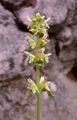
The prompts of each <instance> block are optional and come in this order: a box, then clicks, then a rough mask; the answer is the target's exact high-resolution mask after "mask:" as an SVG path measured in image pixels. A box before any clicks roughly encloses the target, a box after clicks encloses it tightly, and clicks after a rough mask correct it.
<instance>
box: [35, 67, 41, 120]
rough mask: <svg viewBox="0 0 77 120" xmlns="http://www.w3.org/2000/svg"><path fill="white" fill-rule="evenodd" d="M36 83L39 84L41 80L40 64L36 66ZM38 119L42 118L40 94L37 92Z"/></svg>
mask: <svg viewBox="0 0 77 120" xmlns="http://www.w3.org/2000/svg"><path fill="white" fill-rule="evenodd" d="M36 78H37V79H36V83H37V86H38V84H39V81H40V69H39V67H38V66H36ZM37 120H40V94H39V93H37Z"/></svg>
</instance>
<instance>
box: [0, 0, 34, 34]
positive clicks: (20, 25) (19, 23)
mask: <svg viewBox="0 0 77 120" xmlns="http://www.w3.org/2000/svg"><path fill="white" fill-rule="evenodd" d="M0 3H1V5H2V6H3V7H4V8H5V9H6V10H8V11H10V12H11V13H12V14H13V15H14V17H15V19H14V20H15V23H16V26H17V27H18V29H19V30H21V31H22V32H29V30H28V27H27V25H25V24H24V23H23V22H22V21H20V20H19V18H18V17H17V15H16V14H15V13H16V11H17V10H18V9H20V8H22V6H23V5H24V1H23V3H22V5H19V6H15V5H14V4H13V3H9V2H5V1H3V0H1V1H0ZM32 5H33V4H29V5H28V3H27V4H26V2H25V6H26V7H29V6H32ZM33 7H34V6H33Z"/></svg>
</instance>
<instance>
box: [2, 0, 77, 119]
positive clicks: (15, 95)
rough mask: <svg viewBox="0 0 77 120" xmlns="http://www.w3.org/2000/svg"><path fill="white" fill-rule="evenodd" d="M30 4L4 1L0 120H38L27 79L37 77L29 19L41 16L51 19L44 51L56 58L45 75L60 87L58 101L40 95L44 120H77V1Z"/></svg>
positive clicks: (45, 70)
mask: <svg viewBox="0 0 77 120" xmlns="http://www.w3.org/2000/svg"><path fill="white" fill-rule="evenodd" d="M25 2H26V1H25ZM28 2H29V1H28ZM31 2H32V3H30V4H28V6H27V4H26V6H25V4H24V5H23V0H22V1H21V0H19V1H18V0H17V1H16V0H1V1H0V3H1V4H2V5H0V120H34V119H36V97H35V96H32V97H30V96H29V94H28V90H27V79H28V78H29V77H31V78H32V79H33V80H35V77H36V74H35V69H34V66H33V65H30V64H28V61H27V59H26V56H25V54H24V51H25V50H27V49H29V47H28V40H27V36H28V35H29V34H30V33H29V31H28V30H27V29H26V25H29V21H28V17H30V18H31V19H32V18H33V17H34V15H35V13H36V12H37V11H39V12H41V13H42V14H43V15H45V16H46V18H47V17H51V18H52V19H51V20H50V21H49V25H50V29H49V39H50V43H49V44H48V46H47V48H46V49H47V51H49V52H52V56H51V57H50V60H49V64H47V65H46V66H45V67H44V69H43V70H42V73H44V74H45V75H46V76H47V78H48V80H49V81H51V82H54V83H55V84H56V88H57V91H56V92H54V97H51V98H50V97H47V96H46V94H45V95H42V96H41V100H42V102H41V119H42V120H77V13H76V12H77V10H76V5H77V0H73V1H72V0H61V1H60V0H52V1H50V0H38V1H37V4H36V2H35V0H34V3H33V0H32V1H31ZM6 3H8V5H7V4H6ZM9 5H13V7H12V6H11V7H9ZM33 5H34V6H33ZM29 6H33V7H34V8H32V7H29ZM27 7H28V8H27ZM19 22H20V24H19ZM20 26H21V27H22V29H19V28H20ZM23 29H25V30H23ZM23 31H24V32H23Z"/></svg>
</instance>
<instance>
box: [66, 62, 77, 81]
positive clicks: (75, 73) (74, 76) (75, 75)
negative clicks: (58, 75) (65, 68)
mask: <svg viewBox="0 0 77 120" xmlns="http://www.w3.org/2000/svg"><path fill="white" fill-rule="evenodd" d="M67 77H68V78H70V79H71V80H74V81H77V62H76V63H75V64H74V66H73V68H72V70H71V71H70V72H69V73H68V74H67Z"/></svg>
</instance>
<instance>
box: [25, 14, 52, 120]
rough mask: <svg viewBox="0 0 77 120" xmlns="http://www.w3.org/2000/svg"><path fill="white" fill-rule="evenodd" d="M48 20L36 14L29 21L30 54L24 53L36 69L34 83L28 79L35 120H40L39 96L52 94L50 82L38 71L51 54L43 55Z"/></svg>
mask: <svg viewBox="0 0 77 120" xmlns="http://www.w3.org/2000/svg"><path fill="white" fill-rule="evenodd" d="M47 22H48V19H47V20H45V16H42V15H41V14H40V13H37V14H36V16H35V18H34V19H33V20H32V21H31V23H30V26H29V31H30V32H31V33H32V34H33V36H34V37H33V36H29V37H28V39H29V46H30V49H31V52H29V51H25V53H26V55H27V58H28V60H29V63H32V64H34V65H35V67H36V82H34V81H33V80H31V78H29V79H28V89H29V90H30V91H31V92H32V93H33V94H36V95H37V120H40V94H41V93H43V92H47V93H48V95H49V96H52V95H53V93H52V92H51V90H50V88H49V84H50V82H47V81H46V77H45V76H41V75H40V69H41V68H42V67H43V65H44V64H45V63H48V62H49V56H50V55H51V53H45V47H46V45H47V44H48V42H49V40H48V34H47V29H48V28H49V26H48V24H47Z"/></svg>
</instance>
